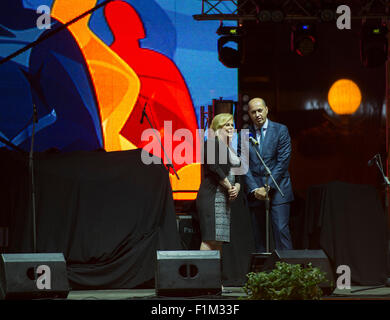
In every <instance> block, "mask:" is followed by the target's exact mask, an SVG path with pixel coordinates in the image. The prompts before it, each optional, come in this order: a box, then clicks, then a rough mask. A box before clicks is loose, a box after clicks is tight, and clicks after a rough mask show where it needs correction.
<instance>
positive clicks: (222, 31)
mask: <svg viewBox="0 0 390 320" xmlns="http://www.w3.org/2000/svg"><path fill="white" fill-rule="evenodd" d="M217 34H218V35H221V37H220V38H219V39H218V60H219V61H221V63H222V64H223V65H224V66H226V67H228V68H238V67H239V65H240V62H241V55H240V51H239V46H240V40H241V37H240V36H241V29H240V28H239V27H227V26H222V25H221V26H220V27H219V28H218V30H217ZM232 45H233V47H232Z"/></svg>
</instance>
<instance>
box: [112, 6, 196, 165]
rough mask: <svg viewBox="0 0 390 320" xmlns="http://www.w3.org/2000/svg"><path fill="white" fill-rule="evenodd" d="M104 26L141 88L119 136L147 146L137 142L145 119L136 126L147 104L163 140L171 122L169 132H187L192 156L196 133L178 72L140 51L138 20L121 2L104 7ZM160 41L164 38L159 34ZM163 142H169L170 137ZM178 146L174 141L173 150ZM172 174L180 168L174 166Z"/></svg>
mask: <svg viewBox="0 0 390 320" xmlns="http://www.w3.org/2000/svg"><path fill="white" fill-rule="evenodd" d="M105 16H106V19H107V23H108V25H109V27H110V28H111V31H112V33H113V35H114V41H113V43H112V45H111V46H110V47H111V49H112V50H113V51H114V52H115V53H117V54H118V55H119V56H120V57H121V58H122V59H123V60H124V61H125V62H126V63H127V64H128V65H129V66H130V67H131V68H132V69H133V70H134V71H135V72H136V74H137V75H138V77H139V79H140V81H141V88H140V94H139V97H138V100H137V102H136V105H135V107H134V109H133V111H132V113H131V114H130V116H129V118H128V119H127V121H126V123H125V125H124V127H123V128H122V130H121V135H123V136H124V137H126V138H127V139H128V140H130V141H131V142H132V143H133V144H135V145H136V146H137V147H140V148H141V147H143V146H144V145H145V144H147V143H148V142H145V141H141V134H142V132H143V130H145V129H148V128H150V126H149V124H148V122H147V121H146V119H145V120H144V122H143V124H140V119H141V116H142V110H143V108H144V105H145V103H147V107H146V111H147V113H148V115H149V117H150V119H151V121H152V124H153V126H154V128H155V129H157V130H158V131H159V133H160V135H161V138H162V140H164V134H166V133H164V121H172V132H173V133H174V132H175V130H177V129H182V128H185V129H188V130H190V132H191V133H192V137H194V142H193V144H192V146H191V147H192V148H193V152H194V155H195V149H196V148H195V137H196V129H197V127H198V126H197V121H196V115H195V112H194V107H193V104H192V100H191V96H190V94H189V90H188V88H187V85H186V83H185V81H184V79H183V76H182V75H181V73H180V71H179V69H178V68H177V66H176V65H175V63H174V62H172V61H171V60H170V59H169V58H168V57H166V56H165V55H163V54H161V53H159V52H156V51H153V50H150V49H143V48H140V45H139V40H140V39H143V38H145V37H146V34H145V30H144V26H143V23H142V21H141V18H140V17H139V15H138V14H137V12H136V11H135V10H134V8H133V7H132V6H131V5H129V4H128V3H125V2H123V1H114V2H111V3H109V4H108V5H107V6H106V7H105ZM161 36H162V37H164V34H161ZM166 138H168V139H167V141H172V139H171V137H166ZM180 143H182V142H181V141H176V142H175V141H174V142H173V143H172V150H174V149H175V146H176V145H178V144H180ZM171 160H172V161H173V164H174V166H175V169H176V170H179V169H180V168H181V167H183V166H184V164H177V163H175V161H174V159H171Z"/></svg>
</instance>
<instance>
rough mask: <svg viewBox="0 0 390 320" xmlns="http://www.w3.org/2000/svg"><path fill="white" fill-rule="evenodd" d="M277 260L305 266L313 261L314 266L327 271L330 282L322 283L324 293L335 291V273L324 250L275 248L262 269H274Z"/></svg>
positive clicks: (328, 293)
mask: <svg viewBox="0 0 390 320" xmlns="http://www.w3.org/2000/svg"><path fill="white" fill-rule="evenodd" d="M277 261H282V262H286V263H289V264H300V265H302V266H304V267H305V266H307V265H308V264H309V263H311V264H312V266H313V267H317V268H319V269H320V270H321V271H323V272H325V273H326V278H327V281H328V282H324V283H322V284H320V288H321V289H322V291H323V293H324V295H330V294H331V293H332V292H333V291H334V283H335V282H334V279H335V275H334V273H333V270H332V267H331V265H330V262H329V259H328V257H327V256H326V254H325V252H324V251H323V250H275V251H274V252H273V253H272V254H271V256H270V257H269V258H268V259H267V261H266V262H265V264H264V266H263V270H262V271H270V270H272V269H274V267H275V263H276V262H277Z"/></svg>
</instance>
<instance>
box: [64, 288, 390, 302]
mask: <svg viewBox="0 0 390 320" xmlns="http://www.w3.org/2000/svg"><path fill="white" fill-rule="evenodd" d="M362 289H369V290H362ZM360 290H362V291H360ZM225 291H226V292H223V293H222V294H221V295H214V296H200V297H158V296H156V291H155V290H154V289H128V290H84V291H71V292H69V295H68V300H137V299H142V300H150V299H189V300H196V299H199V300H207V299H210V300H211V299H212V300H215V299H223V300H226V299H228V300H236V299H238V298H239V297H245V296H246V295H245V292H244V291H243V289H242V288H241V287H226V288H225ZM323 300H390V288H388V287H382V288H376V287H368V286H355V287H351V289H345V290H341V289H336V290H335V291H334V292H333V294H332V295H330V296H327V297H324V298H323Z"/></svg>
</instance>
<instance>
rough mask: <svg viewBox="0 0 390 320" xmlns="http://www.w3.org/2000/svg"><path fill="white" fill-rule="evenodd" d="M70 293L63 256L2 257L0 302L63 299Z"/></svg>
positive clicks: (31, 254)
mask: <svg viewBox="0 0 390 320" xmlns="http://www.w3.org/2000/svg"><path fill="white" fill-rule="evenodd" d="M68 293H69V283H68V277H67V271H66V263H65V259H64V255H63V254H62V253H13V254H1V258H0V299H22V300H30V299H54V298H62V299H64V298H66V297H67V296H68Z"/></svg>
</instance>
